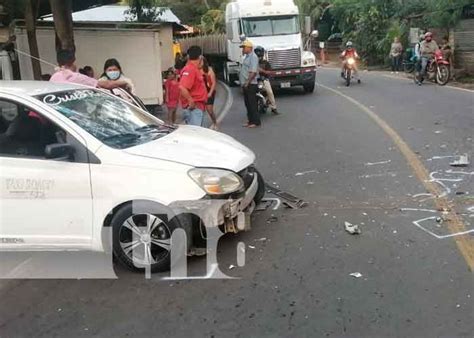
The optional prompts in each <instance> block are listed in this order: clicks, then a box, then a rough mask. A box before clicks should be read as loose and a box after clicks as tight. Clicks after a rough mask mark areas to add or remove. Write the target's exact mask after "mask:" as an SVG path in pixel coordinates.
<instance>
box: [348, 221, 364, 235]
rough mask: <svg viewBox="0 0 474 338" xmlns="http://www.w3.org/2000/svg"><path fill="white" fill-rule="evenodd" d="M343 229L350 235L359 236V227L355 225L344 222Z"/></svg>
mask: <svg viewBox="0 0 474 338" xmlns="http://www.w3.org/2000/svg"><path fill="white" fill-rule="evenodd" d="M344 228H345V229H346V231H347V232H348V233H350V234H351V235H359V234H360V233H361V231H360V229H359V226H358V225H357V224H351V223H349V222H344Z"/></svg>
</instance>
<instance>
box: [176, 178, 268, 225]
mask: <svg viewBox="0 0 474 338" xmlns="http://www.w3.org/2000/svg"><path fill="white" fill-rule="evenodd" d="M249 175H251V176H253V178H252V179H250V180H249V177H247V182H248V184H246V189H245V191H244V192H241V193H238V194H232V195H230V196H222V197H219V198H214V197H213V198H210V197H209V196H207V197H205V198H203V199H201V200H196V201H179V202H175V203H173V204H172V205H170V207H171V209H172V210H173V212H174V213H175V214H176V215H182V214H185V215H193V216H196V217H198V218H199V220H200V223H201V224H200V225H203V226H205V227H221V226H222V227H223V230H224V232H226V233H228V232H232V233H237V232H240V231H248V230H250V215H251V214H252V212H253V211H254V209H255V202H254V198H255V195H256V194H257V191H258V188H259V187H258V176H257V175H258V174H257V173H256V172H254V173H250V174H249Z"/></svg>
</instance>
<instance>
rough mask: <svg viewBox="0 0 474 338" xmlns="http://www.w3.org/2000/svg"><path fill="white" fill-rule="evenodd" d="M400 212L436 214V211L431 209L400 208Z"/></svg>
mask: <svg viewBox="0 0 474 338" xmlns="http://www.w3.org/2000/svg"><path fill="white" fill-rule="evenodd" d="M400 210H401V211H423V212H432V213H437V212H438V211H436V210H433V209H417V208H401V209H400Z"/></svg>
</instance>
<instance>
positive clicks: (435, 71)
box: [415, 50, 451, 86]
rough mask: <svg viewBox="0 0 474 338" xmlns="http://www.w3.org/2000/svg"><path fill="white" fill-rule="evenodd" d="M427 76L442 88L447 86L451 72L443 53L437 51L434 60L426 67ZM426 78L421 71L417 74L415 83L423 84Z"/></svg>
mask: <svg viewBox="0 0 474 338" xmlns="http://www.w3.org/2000/svg"><path fill="white" fill-rule="evenodd" d="M426 75H427V77H428V79H429V80H431V81H433V82H436V83H437V84H438V85H440V86H445V85H446V84H447V83H448V82H449V80H450V78H451V70H450V64H449V61H448V60H446V59H444V57H443V52H441V51H440V50H437V51H436V52H435V55H434V58H433V59H432V60H430V61H429V62H428V65H427V66H426ZM423 80H424V77H423V75H422V74H421V71H417V72H416V74H415V82H416V83H421V82H423Z"/></svg>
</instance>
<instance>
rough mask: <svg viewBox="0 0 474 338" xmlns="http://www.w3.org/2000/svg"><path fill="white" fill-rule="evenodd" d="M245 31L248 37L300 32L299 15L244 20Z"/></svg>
mask: <svg viewBox="0 0 474 338" xmlns="http://www.w3.org/2000/svg"><path fill="white" fill-rule="evenodd" d="M242 23H243V28H244V33H245V35H246V36H248V37H256V36H271V35H288V34H298V33H299V31H300V29H299V20H298V17H297V16H269V17H259V18H246V19H243V20H242Z"/></svg>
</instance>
